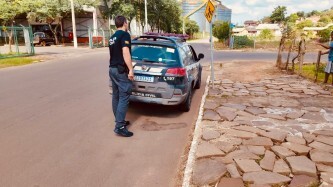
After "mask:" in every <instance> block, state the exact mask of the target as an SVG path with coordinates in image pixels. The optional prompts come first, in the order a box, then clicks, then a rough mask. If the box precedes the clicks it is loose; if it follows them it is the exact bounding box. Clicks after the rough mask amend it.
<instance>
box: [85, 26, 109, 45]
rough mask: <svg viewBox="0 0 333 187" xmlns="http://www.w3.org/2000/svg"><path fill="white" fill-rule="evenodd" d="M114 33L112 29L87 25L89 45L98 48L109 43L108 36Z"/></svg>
mask: <svg viewBox="0 0 333 187" xmlns="http://www.w3.org/2000/svg"><path fill="white" fill-rule="evenodd" d="M113 33H114V31H112V30H111V31H110V30H103V29H102V28H100V29H92V28H90V27H89V29H88V36H89V47H90V48H91V49H93V48H99V47H107V46H108V43H109V38H110V37H111V35H112V34H113Z"/></svg>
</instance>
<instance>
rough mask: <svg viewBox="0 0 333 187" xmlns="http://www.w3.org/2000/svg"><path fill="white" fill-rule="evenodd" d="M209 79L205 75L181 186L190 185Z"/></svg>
mask: <svg viewBox="0 0 333 187" xmlns="http://www.w3.org/2000/svg"><path fill="white" fill-rule="evenodd" d="M209 80H210V76H208V77H207V81H206V87H205V93H204V95H203V96H202V98H201V104H200V110H199V115H198V119H197V122H196V124H195V129H194V134H193V139H192V143H191V148H190V151H189V154H188V157H187V163H186V167H185V172H184V178H183V185H182V187H189V186H190V185H191V176H192V172H193V164H194V161H195V152H196V151H197V147H198V143H199V140H200V136H201V134H202V127H201V126H202V123H201V122H202V116H203V110H204V104H205V101H206V97H207V95H208V88H209Z"/></svg>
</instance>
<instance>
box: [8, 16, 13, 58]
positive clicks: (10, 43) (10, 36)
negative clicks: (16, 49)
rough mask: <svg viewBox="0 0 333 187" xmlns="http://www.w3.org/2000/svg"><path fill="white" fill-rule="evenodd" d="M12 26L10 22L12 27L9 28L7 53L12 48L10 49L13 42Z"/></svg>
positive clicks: (10, 51)
mask: <svg viewBox="0 0 333 187" xmlns="http://www.w3.org/2000/svg"><path fill="white" fill-rule="evenodd" d="M13 27H14V24H13V22H12V29H11V30H10V33H9V39H8V44H9V53H12V52H13V50H12V44H13Z"/></svg>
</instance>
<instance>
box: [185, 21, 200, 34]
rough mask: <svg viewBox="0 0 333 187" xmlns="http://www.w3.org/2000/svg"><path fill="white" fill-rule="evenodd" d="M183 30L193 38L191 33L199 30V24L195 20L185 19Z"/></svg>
mask: <svg viewBox="0 0 333 187" xmlns="http://www.w3.org/2000/svg"><path fill="white" fill-rule="evenodd" d="M185 32H186V34H188V35H189V36H190V37H191V38H193V34H194V33H197V32H199V26H198V24H197V22H195V21H193V20H190V19H186V21H185Z"/></svg>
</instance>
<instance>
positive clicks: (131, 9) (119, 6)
mask: <svg viewBox="0 0 333 187" xmlns="http://www.w3.org/2000/svg"><path fill="white" fill-rule="evenodd" d="M137 5H138V4H137V1H135V0H113V1H112V4H111V8H110V11H109V13H110V15H111V16H112V17H115V16H118V15H122V16H125V17H126V18H127V20H128V29H129V30H131V22H132V20H133V18H134V17H135V16H136V15H137V10H136V9H137V7H136V6H137Z"/></svg>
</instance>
